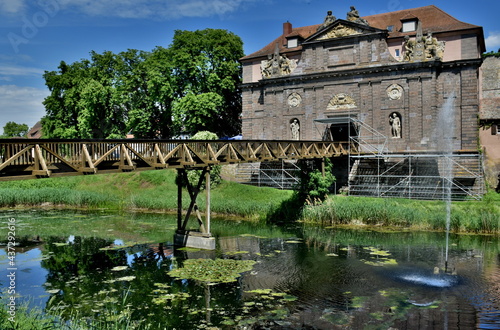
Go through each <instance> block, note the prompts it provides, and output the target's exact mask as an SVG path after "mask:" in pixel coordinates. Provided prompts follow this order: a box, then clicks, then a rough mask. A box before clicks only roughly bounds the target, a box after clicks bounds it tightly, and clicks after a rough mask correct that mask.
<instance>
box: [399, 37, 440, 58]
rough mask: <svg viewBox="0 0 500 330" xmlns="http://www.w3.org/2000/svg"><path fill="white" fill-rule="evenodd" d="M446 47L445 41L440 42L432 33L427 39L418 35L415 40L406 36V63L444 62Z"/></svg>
mask: <svg viewBox="0 0 500 330" xmlns="http://www.w3.org/2000/svg"><path fill="white" fill-rule="evenodd" d="M445 46H446V43H445V42H444V41H438V40H437V38H434V37H433V36H432V34H431V33H430V32H429V33H428V34H427V36H426V37H423V36H422V35H419V34H417V37H416V38H415V39H414V40H412V39H410V38H409V36H405V40H404V49H405V55H404V61H407V62H409V61H429V60H443V56H444V50H445Z"/></svg>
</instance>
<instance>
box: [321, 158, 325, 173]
mask: <svg viewBox="0 0 500 330" xmlns="http://www.w3.org/2000/svg"><path fill="white" fill-rule="evenodd" d="M321 174H322V175H323V177H324V176H325V159H324V158H321Z"/></svg>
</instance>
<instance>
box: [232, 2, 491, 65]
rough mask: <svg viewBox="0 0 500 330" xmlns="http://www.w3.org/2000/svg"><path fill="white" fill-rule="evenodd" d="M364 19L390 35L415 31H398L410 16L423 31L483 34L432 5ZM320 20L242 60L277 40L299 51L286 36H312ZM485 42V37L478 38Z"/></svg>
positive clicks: (260, 54)
mask: <svg viewBox="0 0 500 330" xmlns="http://www.w3.org/2000/svg"><path fill="white" fill-rule="evenodd" d="M363 18H364V19H366V20H367V21H368V23H369V25H370V26H371V27H374V28H378V29H382V30H385V29H387V27H388V26H391V25H392V26H393V30H392V32H389V38H398V37H403V36H405V35H414V34H415V32H405V33H403V32H401V28H402V26H403V23H402V22H401V20H408V19H411V18H418V19H419V20H420V22H421V23H422V32H423V33H424V34H426V33H427V32H432V33H439V32H451V31H460V30H471V29H479V30H480V31H479V33H480V37H481V38H484V36H483V35H482V27H480V26H478V25H473V24H469V23H464V22H462V21H459V20H457V19H456V18H454V17H452V16H451V15H449V14H447V13H445V12H444V11H442V10H441V9H439V8H438V7H436V6H434V5H431V6H425V7H419V8H413V9H404V10H399V11H394V12H390V13H384V14H377V15H372V16H365V17H363ZM320 25H321V24H315V25H310V26H303V27H298V28H292V32H291V33H289V34H287V35H281V36H279V37H278V38H276V39H275V40H273V41H272V42H271V43H269V44H268V45H267V46H265V47H264V48H262V49H260V50H258V51H256V52H254V53H252V54H250V55H247V56H245V57H243V58H242V59H241V60H243V61H244V60H248V59H253V58H258V57H267V55H268V54H273V53H274V48H275V45H276V43H278V46H279V50H280V53H285V54H286V53H293V52H297V51H300V50H301V49H302V46H300V45H299V46H298V47H295V48H287V47H286V43H287V40H286V38H287V37H294V36H300V37H302V38H304V39H307V38H308V37H310V36H312V35H313V34H314V33H316V32H317V29H318V27H319V26H320ZM480 43H483V44H484V40H483V41H480Z"/></svg>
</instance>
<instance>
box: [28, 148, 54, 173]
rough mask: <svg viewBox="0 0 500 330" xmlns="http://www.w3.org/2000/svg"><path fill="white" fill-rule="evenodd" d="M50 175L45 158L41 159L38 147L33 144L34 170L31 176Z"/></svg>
mask: <svg viewBox="0 0 500 330" xmlns="http://www.w3.org/2000/svg"><path fill="white" fill-rule="evenodd" d="M50 173H51V172H50V171H49V169H48V168H47V163H46V162H45V158H43V155H42V150H41V149H40V145H38V144H35V169H34V170H33V172H32V174H33V175H36V176H50Z"/></svg>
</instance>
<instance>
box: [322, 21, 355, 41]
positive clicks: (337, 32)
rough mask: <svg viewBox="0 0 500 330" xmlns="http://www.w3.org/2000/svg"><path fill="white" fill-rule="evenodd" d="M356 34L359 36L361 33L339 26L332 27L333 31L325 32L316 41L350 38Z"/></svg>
mask: <svg viewBox="0 0 500 330" xmlns="http://www.w3.org/2000/svg"><path fill="white" fill-rule="evenodd" d="M356 34H361V32H360V31H358V30H357V29H353V28H351V27H348V26H344V25H342V24H339V25H337V26H336V27H334V28H333V29H331V30H329V31H328V32H326V33H325V34H322V35H321V36H320V37H319V38H318V40H324V39H333V38H340V37H347V36H352V35H356Z"/></svg>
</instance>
